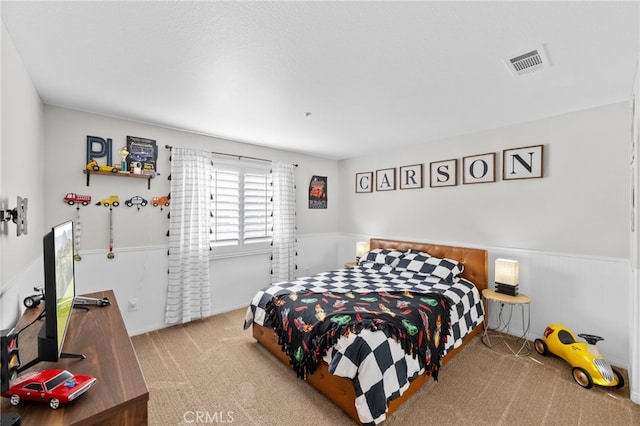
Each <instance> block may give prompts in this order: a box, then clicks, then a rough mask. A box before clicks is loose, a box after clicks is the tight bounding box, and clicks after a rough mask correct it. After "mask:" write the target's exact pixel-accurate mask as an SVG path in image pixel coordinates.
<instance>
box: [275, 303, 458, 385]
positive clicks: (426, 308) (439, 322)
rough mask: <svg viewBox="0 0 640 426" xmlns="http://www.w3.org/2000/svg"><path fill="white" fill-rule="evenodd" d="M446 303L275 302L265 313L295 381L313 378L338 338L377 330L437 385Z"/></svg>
mask: <svg viewBox="0 0 640 426" xmlns="http://www.w3.org/2000/svg"><path fill="white" fill-rule="evenodd" d="M450 309H451V302H450V300H449V299H448V298H447V297H445V296H443V295H442V294H441V293H429V294H420V293H414V294H412V293H409V292H407V291H404V292H371V293H352V292H349V293H333V292H324V293H321V294H318V293H314V292H313V291H307V292H301V293H297V294H285V295H280V296H276V297H274V298H273V299H272V300H271V302H270V303H268V304H267V307H266V314H267V316H268V317H269V318H270V320H271V322H272V323H273V324H274V328H275V330H276V333H277V335H278V343H279V344H280V345H282V347H283V350H284V351H285V352H286V353H287V355H288V356H289V359H290V362H291V364H292V366H293V368H294V370H295V371H296V373H297V374H298V377H301V378H303V379H306V377H307V375H309V374H312V373H313V372H314V371H315V369H316V367H317V365H318V363H319V362H320V361H321V360H322V358H323V356H324V355H325V353H326V352H327V350H328V349H329V348H330V347H331V346H333V345H334V344H335V343H336V341H337V340H338V339H339V338H340V336H342V335H346V334H349V333H359V332H360V331H362V330H363V329H369V330H374V331H375V330H380V331H382V332H384V333H385V335H386V336H387V337H390V338H392V339H394V340H395V341H397V342H399V343H400V345H401V346H402V348H403V349H404V350H405V352H406V353H408V354H410V355H412V356H413V357H414V358H417V359H418V362H419V363H420V367H421V368H424V369H425V372H426V373H427V374H430V375H431V376H432V377H433V378H434V379H435V380H437V378H438V370H439V367H440V360H441V358H442V356H443V354H444V349H445V343H446V339H447V330H448V329H449V325H450V324H449V312H450Z"/></svg>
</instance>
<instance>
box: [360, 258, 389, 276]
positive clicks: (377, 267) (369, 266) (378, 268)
mask: <svg viewBox="0 0 640 426" xmlns="http://www.w3.org/2000/svg"><path fill="white" fill-rule="evenodd" d="M360 266H361V267H362V268H366V269H374V270H376V271H379V272H382V273H385V274H386V273H389V272H391V271H393V267H391V265H386V264H384V263H374V262H368V261H365V262H361V263H360Z"/></svg>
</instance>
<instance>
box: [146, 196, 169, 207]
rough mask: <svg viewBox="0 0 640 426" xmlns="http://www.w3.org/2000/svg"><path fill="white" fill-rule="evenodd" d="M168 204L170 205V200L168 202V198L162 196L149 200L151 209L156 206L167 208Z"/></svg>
mask: <svg viewBox="0 0 640 426" xmlns="http://www.w3.org/2000/svg"><path fill="white" fill-rule="evenodd" d="M169 204H171V200H169V197H167V196H165V195H163V196H161V197H153V198H152V199H151V205H152V206H153V207H157V206H168V205H169Z"/></svg>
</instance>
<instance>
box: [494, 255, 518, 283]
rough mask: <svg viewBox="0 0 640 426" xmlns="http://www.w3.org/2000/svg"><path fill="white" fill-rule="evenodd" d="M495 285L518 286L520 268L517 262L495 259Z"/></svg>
mask: <svg viewBox="0 0 640 426" xmlns="http://www.w3.org/2000/svg"><path fill="white" fill-rule="evenodd" d="M495 274H496V280H495V281H496V283H500V284H507V285H518V279H519V275H520V266H519V263H518V261H517V260H510V259H496V270H495Z"/></svg>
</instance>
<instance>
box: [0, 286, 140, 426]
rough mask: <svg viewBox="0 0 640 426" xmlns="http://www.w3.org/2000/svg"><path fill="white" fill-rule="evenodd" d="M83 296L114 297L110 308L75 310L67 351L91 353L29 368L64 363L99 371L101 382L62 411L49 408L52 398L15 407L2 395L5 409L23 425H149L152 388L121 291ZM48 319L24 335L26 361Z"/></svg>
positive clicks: (76, 370) (31, 314)
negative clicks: (124, 314) (121, 304)
mask: <svg viewBox="0 0 640 426" xmlns="http://www.w3.org/2000/svg"><path fill="white" fill-rule="evenodd" d="M83 296H87V297H95V298H103V297H107V298H109V301H110V302H111V304H110V305H108V306H105V307H98V306H90V307H89V310H83V309H74V311H73V313H72V315H71V319H70V322H69V329H68V331H67V337H66V340H65V344H64V347H63V351H64V352H67V353H82V354H84V355H86V357H87V358H86V359H83V360H79V359H61V360H60V361H59V362H57V363H52V362H41V363H39V364H36V365H35V366H33V367H31V368H30V369H29V370H27V371H32V370H33V371H40V370H45V369H48V368H62V369H66V370H68V371H70V372H71V373H73V374H86V375H90V376H93V377H95V378H97V382H96V384H95V385H94V386H93V387H92V388H91V389H89V390H88V391H87V392H86V393H85V394H84V395H81V396H80V397H79V398H78V399H77V400H75V401H72V402H71V403H70V404H67V405H64V404H63V405H61V406H60V408H58V409H57V410H53V409H51V408H49V405H48V404H46V403H37V402H27V401H25V402H21V403H20V404H19V405H18V406H15V407H14V406H12V405H11V404H10V403H9V400H8V399H7V398H1V400H2V401H1V404H2V405H1V406H0V411H2V413H3V414H6V413H19V414H20V416H21V423H20V425H21V426H29V425H38V426H40V425H47V426H57V425H96V424H99V425H114V426H115V425H118V426H120V425H136V426H137V425H146V424H147V420H148V418H147V403H148V401H149V390H148V389H147V385H146V383H145V381H144V377H143V376H142V371H141V370H140V365H139V364H138V358H137V357H136V354H135V352H134V350H133V346H132V345H131V339H130V338H129V335H128V334H127V329H126V327H125V325H124V321H123V320H122V315H121V314H120V309H119V307H118V303H117V301H116V298H115V295H114V293H113V291H112V290H108V291H102V292H98V293H92V294H87V295H83ZM42 307H43V304H41V305H40V306H39V307H38V308H36V309H27V310H26V311H25V313H24V315H23V316H22V318H21V319H20V321H19V323H18V325H17V327H16V329H17V330H19V329H20V328H21V327H24V326H25V325H26V324H28V323H30V322H31V321H33V320H34V319H35V318H36V317H37V316H38V314H39V313H40V311H41V309H42ZM42 324H44V321H38V322H36V323H35V324H34V325H32V326H31V327H29V328H27V329H26V330H25V331H23V332H22V333H21V334H20V336H19V340H18V343H19V349H20V360H21V363H22V364H26V363H27V362H29V361H30V360H31V359H33V358H35V357H36V352H37V334H38V331H39V330H40V328H41V325H42ZM25 372H26V371H25ZM25 372H23V373H22V374H24V373H25Z"/></svg>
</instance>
